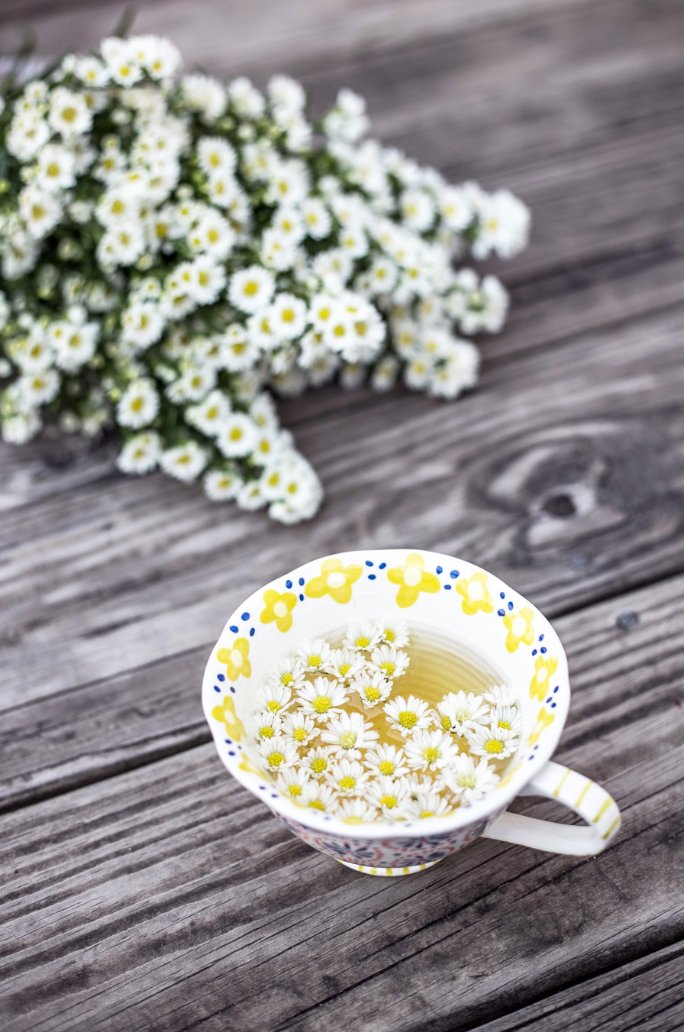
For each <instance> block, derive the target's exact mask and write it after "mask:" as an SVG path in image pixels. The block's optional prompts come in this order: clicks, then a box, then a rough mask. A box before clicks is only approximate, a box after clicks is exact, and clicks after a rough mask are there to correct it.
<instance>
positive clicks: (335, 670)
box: [325, 648, 365, 683]
mask: <svg viewBox="0 0 684 1032" xmlns="http://www.w3.org/2000/svg"><path fill="white" fill-rule="evenodd" d="M364 665H365V661H364V659H363V656H361V655H359V653H358V652H356V651H355V650H354V649H348V648H341V649H332V650H331V652H330V655H329V656H328V659H327V661H326V665H325V669H326V672H327V673H329V674H332V676H333V677H335V678H337V679H338V680H340V681H345V682H347V683H348V682H349V681H351V680H352V679H353V678H354V677H355V676H356V674H359V673H361V671H362V670H363V668H364Z"/></svg>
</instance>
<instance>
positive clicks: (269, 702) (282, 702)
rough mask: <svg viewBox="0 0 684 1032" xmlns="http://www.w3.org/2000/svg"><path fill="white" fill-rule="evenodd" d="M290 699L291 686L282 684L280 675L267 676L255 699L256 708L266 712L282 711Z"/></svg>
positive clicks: (286, 707) (285, 708)
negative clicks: (266, 680) (267, 678)
mask: <svg viewBox="0 0 684 1032" xmlns="http://www.w3.org/2000/svg"><path fill="white" fill-rule="evenodd" d="M291 700H292V686H291V685H289V684H284V683H283V681H282V678H281V677H277V678H274V677H273V676H271V678H269V680H268V682H267V684H266V687H265V688H263V689H262V691H261V692H260V694H259V697H258V699H257V708H258V709H259V710H266V711H267V712H268V713H281V714H282V713H284V712H285V711H286V710H287V709H288V708H289V706H290V703H291Z"/></svg>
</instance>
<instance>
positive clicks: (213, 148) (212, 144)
mask: <svg viewBox="0 0 684 1032" xmlns="http://www.w3.org/2000/svg"><path fill="white" fill-rule="evenodd" d="M196 147H197V160H198V162H199V166H200V168H201V169H202V171H203V172H205V173H206V175H208V176H211V175H214V174H215V173H216V172H225V173H228V175H232V174H233V172H234V171H235V168H236V165H237V155H236V153H235V151H234V149H233V148H232V147H231V145H230V144H229V143H228V142H227V141H226V140H222V139H221V138H220V137H218V136H202V137H200V139H199V140H198V141H197V144H196Z"/></svg>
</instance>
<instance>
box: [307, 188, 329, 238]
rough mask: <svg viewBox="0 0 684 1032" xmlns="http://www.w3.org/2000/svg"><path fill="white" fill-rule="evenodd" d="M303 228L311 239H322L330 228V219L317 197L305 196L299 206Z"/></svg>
mask: <svg viewBox="0 0 684 1032" xmlns="http://www.w3.org/2000/svg"><path fill="white" fill-rule="evenodd" d="M301 213H302V219H303V221H304V230H305V232H306V235H307V236H310V237H311V239H312V240H323V238H324V237H327V236H328V234H329V233H330V231H331V229H332V219H331V217H330V212H329V211H328V209H327V208H326V206H325V204H324V203H323V201H322V200H320V198H318V197H307V199H306V200H305V201H304V202H303V204H302V207H301Z"/></svg>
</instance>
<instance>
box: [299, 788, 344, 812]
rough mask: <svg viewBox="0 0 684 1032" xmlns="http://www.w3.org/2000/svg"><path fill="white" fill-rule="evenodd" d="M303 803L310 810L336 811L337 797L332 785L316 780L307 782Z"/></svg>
mask: <svg viewBox="0 0 684 1032" xmlns="http://www.w3.org/2000/svg"><path fill="white" fill-rule="evenodd" d="M302 803H303V805H304V806H307V807H308V808H309V809H310V810H320V812H321V813H334V811H335V809H336V807H337V799H336V797H335V793H334V792H333V790H332V789H331V788H330V786H329V785H324V784H321V783H320V782H316V781H310V782H309V783H308V784H307V786H306V788H305V789H304V792H303V793H302Z"/></svg>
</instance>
